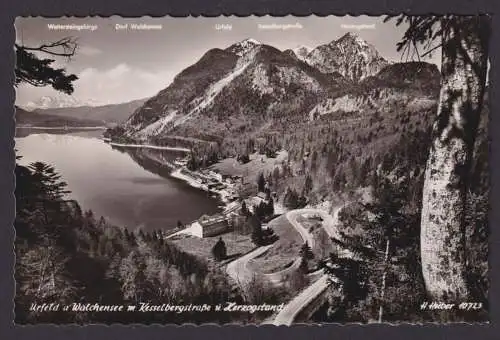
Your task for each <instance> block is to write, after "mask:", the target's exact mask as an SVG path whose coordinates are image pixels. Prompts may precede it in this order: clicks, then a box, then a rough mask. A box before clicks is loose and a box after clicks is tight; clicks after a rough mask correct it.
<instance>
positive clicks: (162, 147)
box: [103, 138, 191, 152]
mask: <svg viewBox="0 0 500 340" xmlns="http://www.w3.org/2000/svg"><path fill="white" fill-rule="evenodd" d="M103 141H104V142H105V143H107V144H109V145H113V146H119V147H123V148H144V149H153V150H171V151H182V152H191V150H189V149H186V148H180V147H174V146H159V145H153V144H123V143H116V142H113V141H111V140H110V139H109V138H103Z"/></svg>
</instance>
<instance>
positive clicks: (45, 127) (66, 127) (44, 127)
mask: <svg viewBox="0 0 500 340" xmlns="http://www.w3.org/2000/svg"><path fill="white" fill-rule="evenodd" d="M16 129H33V130H105V129H107V127H106V126H31V125H16Z"/></svg>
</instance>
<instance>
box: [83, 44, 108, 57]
mask: <svg viewBox="0 0 500 340" xmlns="http://www.w3.org/2000/svg"><path fill="white" fill-rule="evenodd" d="M77 52H78V54H80V55H85V56H88V57H93V56H96V55H99V54H101V53H102V50H100V49H98V48H95V47H92V46H89V45H84V46H79V47H78V51H77Z"/></svg>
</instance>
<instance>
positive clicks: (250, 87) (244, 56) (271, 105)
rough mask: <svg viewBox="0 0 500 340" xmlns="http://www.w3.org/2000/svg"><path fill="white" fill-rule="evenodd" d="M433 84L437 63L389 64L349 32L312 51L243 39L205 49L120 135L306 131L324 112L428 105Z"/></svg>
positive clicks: (231, 136) (212, 137)
mask: <svg viewBox="0 0 500 340" xmlns="http://www.w3.org/2000/svg"><path fill="white" fill-rule="evenodd" d="M439 79H440V74H439V71H438V68H437V67H436V65H433V64H428V63H424V62H410V63H399V64H391V63H389V62H387V61H386V60H385V59H384V58H383V57H382V56H381V55H380V54H379V53H378V51H377V50H376V49H375V48H374V46H373V45H371V44H369V43H367V42H366V41H364V40H363V39H361V38H360V37H359V36H357V35H355V34H353V33H347V34H346V35H344V36H343V37H341V38H339V39H337V40H334V41H332V42H330V43H328V44H325V45H321V46H318V47H316V48H314V49H312V50H309V49H308V48H306V47H299V48H297V49H294V50H286V51H280V50H278V49H276V48H274V47H272V46H269V45H265V44H262V43H260V42H258V41H256V40H254V39H246V40H243V41H241V42H238V43H235V44H233V45H231V46H229V47H228V48H226V49H217V48H216V49H211V50H209V51H207V52H206V53H205V54H204V55H203V56H202V57H201V59H200V60H198V62H196V63H195V64H193V65H192V66H190V67H188V68H186V69H185V70H183V71H182V72H180V73H179V74H178V75H177V76H176V77H175V79H174V81H173V82H172V83H171V84H170V85H169V86H168V87H167V88H165V89H164V90H162V91H160V92H159V93H158V94H157V95H156V96H154V97H152V98H150V99H149V100H147V101H146V102H145V103H144V105H142V106H141V107H139V108H138V109H137V110H136V111H135V112H134V113H133V115H132V116H131V117H130V118H129V119H128V120H127V121H126V122H125V123H124V124H122V126H121V128H122V130H121V131H122V132H123V135H124V136H126V137H128V138H132V139H135V140H143V141H145V140H147V141H150V142H158V141H161V140H165V139H168V138H174V137H179V136H181V137H184V138H185V137H189V138H195V139H197V140H205V141H217V142H219V143H222V142H223V141H224V140H226V142H227V143H233V142H234V140H235V139H238V138H239V139H241V138H240V137H241V136H242V135H246V136H254V135H258V134H260V135H262V134H265V133H266V131H268V132H269V131H276V129H277V128H278V129H286V128H287V126H294V127H299V128H307V125H306V124H307V122H308V121H310V120H311V119H314V117H318V116H320V115H324V114H325V113H326V112H330V113H334V112H345V111H346V110H355V109H361V107H362V106H363V105H364V106H366V105H371V106H370V107H376V106H378V107H381V108H384V106H385V105H394V104H393V103H394V99H396V100H399V101H400V102H401V103H400V104H398V105H403V106H404V105H407V104H408V103H410V102H411V101H412V100H413V99H415V98H420V99H422V100H424V101H425V100H426V99H428V98H429V97H433V98H434V100H435V99H436V95H437V89H438V88H439ZM370 103H371V104H370ZM315 112H318V114H315ZM290 122H293V124H290Z"/></svg>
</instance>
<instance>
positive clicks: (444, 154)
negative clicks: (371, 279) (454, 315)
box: [420, 16, 489, 301]
mask: <svg viewBox="0 0 500 340" xmlns="http://www.w3.org/2000/svg"><path fill="white" fill-rule="evenodd" d="M442 25H443V35H442V44H443V45H442V60H441V77H442V78H441V92H440V97H439V106H438V113H437V119H436V121H435V123H434V126H433V135H432V144H431V150H430V155H429V158H428V160H427V167H426V172H425V182H424V188H423V201H422V219H421V235H420V241H421V258H422V272H423V277H424V281H425V286H426V290H427V292H428V294H429V297H430V298H432V299H434V300H437V301H456V300H462V301H463V300H465V299H466V298H467V297H468V295H469V291H468V288H467V282H466V281H467V280H466V276H465V275H466V267H465V223H464V222H465V221H464V212H465V204H466V193H467V178H468V175H469V170H470V165H471V157H472V153H473V145H474V141H475V137H476V133H477V127H478V122H479V115H480V112H481V109H482V102H483V95H484V88H485V81H486V69H487V54H488V46H487V44H488V37H489V18H487V17H484V16H483V17H481V18H480V17H452V18H451V19H444V20H442Z"/></svg>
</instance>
